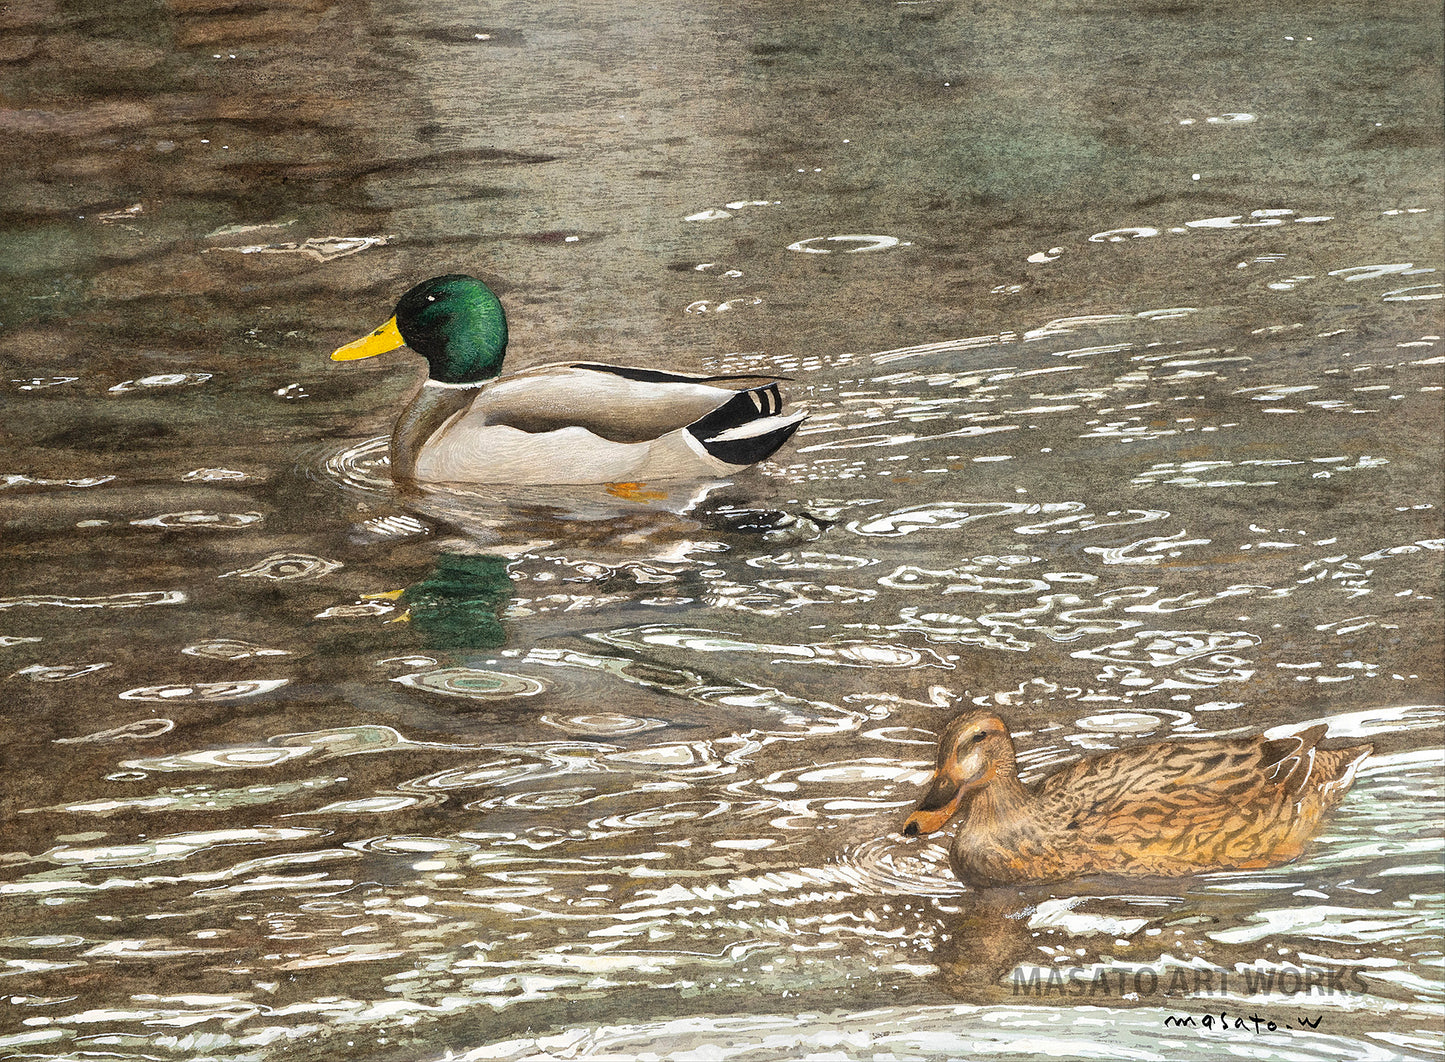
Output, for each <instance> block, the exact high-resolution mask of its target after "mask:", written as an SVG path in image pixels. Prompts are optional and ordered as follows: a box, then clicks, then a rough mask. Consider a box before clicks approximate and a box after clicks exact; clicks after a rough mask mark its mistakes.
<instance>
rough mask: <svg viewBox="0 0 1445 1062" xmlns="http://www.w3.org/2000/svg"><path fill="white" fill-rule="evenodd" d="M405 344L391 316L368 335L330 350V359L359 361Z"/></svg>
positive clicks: (394, 319)
mask: <svg viewBox="0 0 1445 1062" xmlns="http://www.w3.org/2000/svg"><path fill="white" fill-rule="evenodd" d="M405 345H406V340H404V339H402V338H401V332H400V331H398V330H397V327H396V318H395V317H393V318H392V319H391V320H390V321H387V322H386V324H384V325H382V326H381V327H380V328H378V329H377V330H376V331H375V332H372V333H371V334H370V335H368V336H363V337H362V338H360V339H357V340H353V341H352V342H350V343H348V344H346V346H344V347H337V348H336V349H335V350H333V351H332V352H331V360H332V361H359V360H361V359H362V358H374V357H376V356H377V355H378V354H385V353H386V352H387V351H388V350H395V349H396V348H397V347H401V346H405Z"/></svg>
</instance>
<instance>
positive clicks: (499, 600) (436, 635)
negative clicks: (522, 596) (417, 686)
mask: <svg viewBox="0 0 1445 1062" xmlns="http://www.w3.org/2000/svg"><path fill="white" fill-rule="evenodd" d="M511 596H512V580H511V577H510V575H509V574H508V572H507V560H506V558H505V557H496V556H492V555H490V554H484V555H480V556H476V555H468V554H458V553H444V554H442V555H441V556H440V557H439V558H438V559H437V566H436V570H435V571H433V572H432V573H431V574H430V575H428V576H427V577H426V578H425V579H422V580H421V581H420V582H416V583H413V584H412V585H411V586H409V587H407V588H406V590H404V591H403V592H402V595H401V600H402V602H403V603H404V604H405V605H406V606H407V611H408V615H409V617H410V620H411V625H412V626H413V627H414V628H416V630H417V631H419V632H420V633H421V635H422V637H423V639H425V645H426V647H427V648H429V649H496V648H498V647H499V646H501V645H504V644H505V643H506V641H507V636H506V633H505V632H504V631H503V630H502V620H501V614H502V610H503V609H505V608H506V607H507V602H508V601H509V600H510V599H511Z"/></svg>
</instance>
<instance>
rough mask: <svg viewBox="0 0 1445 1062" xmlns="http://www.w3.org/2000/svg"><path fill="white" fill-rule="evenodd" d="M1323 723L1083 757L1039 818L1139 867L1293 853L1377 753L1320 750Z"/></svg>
mask: <svg viewBox="0 0 1445 1062" xmlns="http://www.w3.org/2000/svg"><path fill="white" fill-rule="evenodd" d="M1325 730H1326V728H1325V727H1324V726H1323V725H1320V726H1314V727H1310V728H1308V729H1306V730H1302V731H1300V732H1299V733H1297V734H1293V735H1291V736H1289V737H1285V738H1275V739H1267V738H1265V737H1263V736H1256V737H1252V738H1244V739H1234V740H1231V739H1215V740H1208V741H1192V742H1187V743H1183V742H1179V743H1176V742H1166V743H1164V744H1159V745H1146V746H1142V747H1140V748H1134V749H1124V750H1121V751H1119V752H1113V753H1108V754H1106V755H1104V756H1099V757H1095V758H1091V759H1086V760H1080V761H1079V762H1077V763H1075V764H1073V765H1072V766H1070V767H1068V768H1065V769H1064V770H1062V771H1060V772H1059V773H1058V774H1055V775H1053V776H1051V777H1050V778H1048V779H1047V780H1046V781H1045V782H1044V784H1043V785H1042V786H1041V787H1040V791H1039V798H1038V801H1039V811H1040V812H1041V818H1042V819H1043V821H1047V822H1054V823H1058V824H1059V825H1060V828H1061V830H1062V831H1063V833H1064V834H1065V835H1067V836H1072V837H1075V838H1077V839H1078V840H1080V841H1082V842H1084V843H1086V844H1090V845H1095V846H1102V847H1107V848H1109V849H1111V850H1113V851H1115V852H1117V853H1119V855H1120V857H1121V858H1122V857H1128V858H1129V859H1132V860H1135V861H1137V862H1136V865H1139V864H1144V863H1149V862H1151V861H1153V862H1156V863H1158V864H1159V865H1160V866H1161V867H1166V866H1168V865H1170V864H1171V863H1174V862H1178V863H1197V864H1199V865H1214V866H1225V865H1233V866H1264V865H1268V864H1269V863H1271V862H1277V861H1279V860H1281V859H1286V858H1293V857H1294V856H1295V855H1298V854H1299V848H1300V845H1301V844H1302V843H1303V842H1304V840H1306V839H1307V838H1308V835H1309V833H1310V832H1312V830H1313V827H1314V824H1315V823H1317V822H1318V820H1319V817H1320V815H1321V814H1322V813H1323V812H1324V811H1325V810H1326V809H1327V808H1329V807H1330V806H1333V805H1334V804H1336V803H1338V802H1339V800H1340V798H1341V797H1342V796H1343V795H1344V792H1345V790H1347V789H1348V788H1349V786H1350V783H1351V781H1352V780H1353V776H1354V772H1355V769H1356V768H1357V767H1358V766H1359V763H1360V761H1362V760H1363V759H1364V757H1365V756H1366V755H1368V754H1369V751H1370V749H1369V747H1368V746H1359V747H1356V748H1351V749H1321V748H1319V747H1318V743H1319V741H1320V739H1321V738H1323V737H1324V735H1325Z"/></svg>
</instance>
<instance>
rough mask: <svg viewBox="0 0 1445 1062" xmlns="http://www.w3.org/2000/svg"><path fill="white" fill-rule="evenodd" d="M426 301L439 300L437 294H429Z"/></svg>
mask: <svg viewBox="0 0 1445 1062" xmlns="http://www.w3.org/2000/svg"><path fill="white" fill-rule="evenodd" d="M426 301H427V302H436V301H437V297H436V296H435V295H428V296H427V297H426Z"/></svg>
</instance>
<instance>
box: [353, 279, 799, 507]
mask: <svg viewBox="0 0 1445 1062" xmlns="http://www.w3.org/2000/svg"><path fill="white" fill-rule="evenodd" d="M403 345H405V346H409V347H411V349H412V350H414V351H416V352H417V353H418V354H420V355H421V356H422V357H424V358H425V359H426V360H427V365H428V370H429V371H428V373H427V379H426V382H425V383H423V384H422V386H421V388H420V390H419V391H418V392H417V393H416V394H415V395H414V396H413V397H412V399H411V401H410V402H409V403H408V404H407V406H406V408H405V409H404V410H403V411H402V413H401V416H400V417H399V418H398V420H397V422H396V428H395V430H394V431H393V433H392V437H391V475H392V478H393V479H394V480H396V481H397V482H400V483H552V484H580V483H645V482H648V481H657V480H678V479H697V478H700V477H718V476H726V475H729V474H731V473H734V472H737V471H739V470H741V469H743V468H745V467H747V466H748V465H751V464H754V463H756V462H758V461H761V460H763V459H764V458H766V457H768V456H769V455H770V454H772V453H773V451H775V450H777V449H778V447H780V446H782V445H783V443H785V442H786V441H787V440H788V438H789V437H790V436H791V435H792V434H793V432H795V431H796V430H797V428H798V425H799V424H800V423H801V422H802V421H803V420H804V418H805V414H803V413H792V414H784V413H783V398H782V394H781V392H780V391H779V390H778V383H779V382H780V380H782V379H783V378H782V377H773V376H694V375H685V374H682V373H674V372H662V371H660V370H657V369H635V368H626V367H623V366H618V365H603V364H599V363H595V362H567V363H562V364H553V365H541V366H537V367H536V368H531V369H525V370H523V371H522V372H517V373H513V374H511V375H509V376H505V377H501V378H498V374H499V373H500V372H501V369H502V356H503V354H504V353H505V352H506V349H507V318H506V314H505V312H504V311H503V309H502V304H501V302H500V300H498V298H497V296H496V295H495V294H494V293H493V292H492V290H491V289H490V288H488V287H487V286H486V285H485V284H483V283H482V282H481V281H480V280H477V279H475V278H474V277H469V276H461V275H451V276H444V277H433V278H432V279H430V280H426V281H423V282H422V283H420V284H418V285H416V287H414V288H412V289H411V290H410V291H408V292H407V293H406V294H405V295H403V296H402V297H401V301H400V302H398V303H397V304H396V312H395V314H394V315H393V316H392V318H391V320H389V321H387V322H386V324H384V325H382V326H381V327H380V328H378V329H377V330H376V331H374V332H372V333H371V334H370V335H368V336H365V337H364V338H362V339H358V340H356V341H355V342H354V343H348V344H346V346H344V347H341V348H340V349H338V350H336V351H335V352H333V353H332V355H331V358H332V360H333V361H353V360H356V359H358V358H370V357H374V356H375V355H377V354H384V353H386V352H387V351H389V350H395V349H396V348H398V347H400V346H403Z"/></svg>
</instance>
